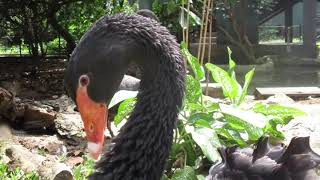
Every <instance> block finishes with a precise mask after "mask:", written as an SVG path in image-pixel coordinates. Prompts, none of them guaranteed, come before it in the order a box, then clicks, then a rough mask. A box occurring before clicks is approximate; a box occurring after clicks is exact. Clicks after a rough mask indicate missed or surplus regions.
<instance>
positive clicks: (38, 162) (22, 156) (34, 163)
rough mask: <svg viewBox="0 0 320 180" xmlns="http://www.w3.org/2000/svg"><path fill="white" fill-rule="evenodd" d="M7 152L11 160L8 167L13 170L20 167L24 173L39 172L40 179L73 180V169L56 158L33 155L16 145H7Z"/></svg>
mask: <svg viewBox="0 0 320 180" xmlns="http://www.w3.org/2000/svg"><path fill="white" fill-rule="evenodd" d="M5 152H6V155H7V156H8V157H9V159H10V161H9V163H8V165H9V166H10V167H12V168H13V169H15V168H17V167H19V168H21V169H22V170H23V171H24V172H37V173H38V174H39V176H40V179H55V180H56V179H66V180H69V179H70V180H72V179H73V175H72V171H71V169H70V168H69V167H68V166H66V165H65V164H63V163H59V162H58V161H57V160H55V159H54V158H50V157H47V158H46V157H43V156H41V155H39V154H34V153H31V152H30V151H29V150H28V149H26V148H24V147H23V146H21V145H16V144H10V145H7V147H6V150H5Z"/></svg>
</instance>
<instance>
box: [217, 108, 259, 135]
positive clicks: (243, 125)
mask: <svg viewBox="0 0 320 180" xmlns="http://www.w3.org/2000/svg"><path fill="white" fill-rule="evenodd" d="M223 114H224V113H223ZM224 117H225V119H226V121H227V123H228V124H229V125H230V126H231V127H232V128H233V129H235V130H241V131H245V132H246V133H247V134H248V136H249V137H248V140H253V141H255V140H258V139H259V138H260V137H261V136H262V135H263V130H262V129H261V128H258V127H256V126H254V125H253V124H250V123H248V122H246V121H244V120H243V119H240V118H238V117H236V116H233V115H230V114H224Z"/></svg>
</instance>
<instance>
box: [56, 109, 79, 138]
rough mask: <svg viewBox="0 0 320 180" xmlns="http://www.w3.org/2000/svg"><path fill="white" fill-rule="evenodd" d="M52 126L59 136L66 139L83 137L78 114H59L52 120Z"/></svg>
mask: <svg viewBox="0 0 320 180" xmlns="http://www.w3.org/2000/svg"><path fill="white" fill-rule="evenodd" d="M54 124H55V129H56V130H57V132H58V133H59V135H61V136H65V137H67V138H73V137H74V136H76V137H84V131H83V128H84V126H83V122H82V119H81V116H80V114H75V113H72V114H71V113H70V114H69V113H68V114H64V113H60V114H58V115H57V118H56V119H55V120H54Z"/></svg>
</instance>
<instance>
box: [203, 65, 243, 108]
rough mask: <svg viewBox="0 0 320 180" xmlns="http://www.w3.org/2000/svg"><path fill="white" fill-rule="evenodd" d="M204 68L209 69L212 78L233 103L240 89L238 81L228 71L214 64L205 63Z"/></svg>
mask: <svg viewBox="0 0 320 180" xmlns="http://www.w3.org/2000/svg"><path fill="white" fill-rule="evenodd" d="M206 68H207V69H209V70H210V71H211V74H212V77H213V80H214V81H216V82H217V83H219V84H220V85H221V87H222V91H223V94H224V96H225V97H228V98H229V99H230V100H231V102H232V103H233V104H235V103H236V100H237V98H238V97H239V94H240V93H241V91H242V89H241V86H240V85H239V83H238V82H237V81H236V80H235V79H232V78H231V77H230V76H229V74H228V72H226V71H225V70H223V69H222V68H220V67H218V66H216V65H214V64H211V63H207V64H206Z"/></svg>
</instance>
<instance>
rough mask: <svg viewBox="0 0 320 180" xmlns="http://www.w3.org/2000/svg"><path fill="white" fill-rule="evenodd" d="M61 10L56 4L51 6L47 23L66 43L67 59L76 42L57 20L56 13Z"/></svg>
mask: <svg viewBox="0 0 320 180" xmlns="http://www.w3.org/2000/svg"><path fill="white" fill-rule="evenodd" d="M60 8H61V6H60V5H58V4H56V3H55V2H54V3H53V4H52V7H51V9H50V10H49V12H48V23H49V24H50V25H51V26H52V27H53V29H54V30H55V31H57V32H58V33H59V35H61V36H62V37H63V39H64V40H66V42H67V56H68V57H69V56H70V55H71V53H72V51H73V49H74V48H75V47H76V42H75V40H74V38H73V36H72V35H71V34H70V33H69V31H68V30H67V29H64V28H63V26H61V25H60V24H59V22H58V20H57V16H56V12H58V10H59V9H60Z"/></svg>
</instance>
